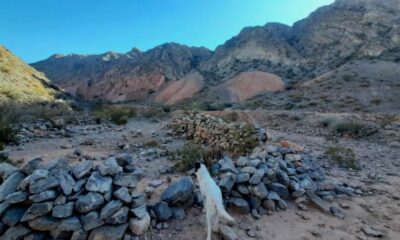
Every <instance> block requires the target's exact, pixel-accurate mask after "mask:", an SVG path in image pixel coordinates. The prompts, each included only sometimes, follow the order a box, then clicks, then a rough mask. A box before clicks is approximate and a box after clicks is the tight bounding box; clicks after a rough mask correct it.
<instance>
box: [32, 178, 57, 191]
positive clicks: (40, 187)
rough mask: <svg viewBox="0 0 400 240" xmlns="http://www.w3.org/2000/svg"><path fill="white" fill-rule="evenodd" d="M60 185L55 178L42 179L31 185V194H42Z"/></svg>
mask: <svg viewBox="0 0 400 240" xmlns="http://www.w3.org/2000/svg"><path fill="white" fill-rule="evenodd" d="M59 184H60V183H59V182H58V180H57V179H56V178H55V177H48V178H42V179H39V180H37V181H35V182H33V183H31V184H30V185H29V192H31V193H32V194H36V193H40V192H43V191H46V190H48V189H52V188H55V187H58V186H59Z"/></svg>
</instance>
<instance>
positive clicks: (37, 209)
mask: <svg viewBox="0 0 400 240" xmlns="http://www.w3.org/2000/svg"><path fill="white" fill-rule="evenodd" d="M51 209H53V202H43V203H34V204H32V205H31V206H30V207H29V208H28V210H27V211H26V212H25V214H24V216H23V217H22V218H21V222H25V221H28V220H31V219H34V218H37V217H41V216H44V215H46V214H47V213H49V212H50V211H51Z"/></svg>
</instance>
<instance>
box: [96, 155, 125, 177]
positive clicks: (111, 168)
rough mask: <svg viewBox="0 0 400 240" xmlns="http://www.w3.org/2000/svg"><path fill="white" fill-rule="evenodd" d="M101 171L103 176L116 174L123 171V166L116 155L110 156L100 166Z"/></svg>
mask: <svg viewBox="0 0 400 240" xmlns="http://www.w3.org/2000/svg"><path fill="white" fill-rule="evenodd" d="M99 172H100V174H101V175H103V176H106V175H109V176H115V175H117V174H118V173H120V172H122V167H121V166H119V165H118V162H117V160H116V159H115V158H114V157H110V158H108V159H107V160H105V161H104V163H103V164H102V165H100V166H99Z"/></svg>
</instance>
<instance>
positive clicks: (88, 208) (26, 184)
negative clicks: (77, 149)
mask: <svg viewBox="0 0 400 240" xmlns="http://www.w3.org/2000/svg"><path fill="white" fill-rule="evenodd" d="M124 156H126V158H122V156H119V158H118V159H119V161H117V160H116V158H114V157H110V158H108V159H107V160H105V161H104V163H103V164H101V165H97V166H95V164H94V163H93V162H92V161H89V160H85V161H82V162H79V163H77V164H74V165H70V164H69V163H68V162H67V160H63V159H58V160H55V161H51V162H49V163H47V164H44V163H43V162H42V160H41V159H40V158H37V159H33V160H31V161H30V162H28V163H27V164H26V165H25V166H23V167H22V168H21V169H18V168H16V167H14V166H12V165H10V164H8V163H2V164H0V183H1V185H0V216H1V217H0V236H1V237H0V239H4V240H13V239H122V238H123V237H124V236H125V237H127V239H130V236H131V235H132V236H133V235H141V234H143V233H144V232H145V231H147V230H148V228H149V226H150V220H151V218H150V215H149V212H148V207H149V206H148V205H147V199H146V196H145V195H144V194H141V193H138V192H137V191H136V190H135V188H136V184H137V182H138V181H139V180H140V179H141V178H142V172H141V171H140V169H137V168H135V167H134V166H132V159H131V158H129V155H124ZM129 229H130V230H129Z"/></svg>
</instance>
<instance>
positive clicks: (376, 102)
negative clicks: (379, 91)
mask: <svg viewBox="0 0 400 240" xmlns="http://www.w3.org/2000/svg"><path fill="white" fill-rule="evenodd" d="M371 103H372V104H374V105H380V104H381V103H382V99H379V98H376V99H372V100H371Z"/></svg>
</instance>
